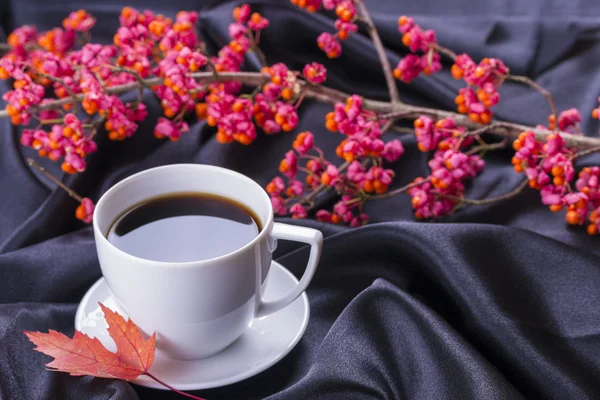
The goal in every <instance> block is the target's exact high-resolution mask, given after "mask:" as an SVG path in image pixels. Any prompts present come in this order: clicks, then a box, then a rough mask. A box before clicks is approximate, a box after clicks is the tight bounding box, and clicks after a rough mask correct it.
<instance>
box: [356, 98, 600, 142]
mask: <svg viewBox="0 0 600 400" xmlns="http://www.w3.org/2000/svg"><path fill="white" fill-rule="evenodd" d="M364 105H365V108H367V109H369V110H371V111H375V112H383V113H388V114H387V116H388V117H389V116H393V115H398V118H402V119H415V118H417V117H418V116H419V115H429V116H431V117H432V118H434V119H444V118H452V119H454V122H456V124H457V125H462V126H464V127H465V128H468V129H479V128H483V127H485V125H481V124H479V123H476V122H473V121H471V120H470V119H469V117H468V116H466V115H464V114H459V113H455V112H451V111H444V110H436V109H432V108H426V107H417V106H412V105H409V104H399V105H396V106H392V105H391V104H390V103H385V102H381V101H375V100H365V101H364ZM390 109H392V111H390ZM493 125H494V130H493V131H494V133H498V134H501V135H504V136H507V137H513V138H516V137H518V136H519V135H520V134H521V132H525V131H531V132H533V134H534V135H535V138H536V139H537V140H539V141H545V140H546V136H548V135H552V134H556V133H558V134H560V135H561V136H562V138H563V139H564V140H565V144H566V146H567V147H571V148H577V149H589V148H591V147H597V146H600V139H599V138H591V137H586V136H581V135H571V134H569V133H568V132H561V131H551V130H548V129H538V128H534V127H532V126H527V125H521V124H516V123H512V122H505V121H494V123H493ZM496 128H502V129H501V131H502V132H499V131H496ZM486 130H487V129H486Z"/></svg>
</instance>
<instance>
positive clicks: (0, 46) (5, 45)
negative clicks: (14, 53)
mask: <svg viewBox="0 0 600 400" xmlns="http://www.w3.org/2000/svg"><path fill="white" fill-rule="evenodd" d="M11 50H12V46H11V45H9V44H8V43H0V51H11Z"/></svg>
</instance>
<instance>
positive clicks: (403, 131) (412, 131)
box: [390, 126, 415, 133]
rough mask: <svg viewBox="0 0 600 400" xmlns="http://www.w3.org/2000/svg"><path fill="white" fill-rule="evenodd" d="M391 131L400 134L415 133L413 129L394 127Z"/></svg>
mask: <svg viewBox="0 0 600 400" xmlns="http://www.w3.org/2000/svg"><path fill="white" fill-rule="evenodd" d="M390 129H391V130H393V131H396V132H399V133H415V130H414V129H413V128H405V127H402V126H392V127H391V128H390Z"/></svg>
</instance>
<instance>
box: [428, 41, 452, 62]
mask: <svg viewBox="0 0 600 400" xmlns="http://www.w3.org/2000/svg"><path fill="white" fill-rule="evenodd" d="M431 48H432V49H434V50H435V51H437V52H438V53H441V54H443V55H445V56H446V57H448V58H451V59H452V60H456V53H455V52H453V51H452V50H450V49H447V48H445V47H442V46H440V45H439V44H434V45H432V46H431Z"/></svg>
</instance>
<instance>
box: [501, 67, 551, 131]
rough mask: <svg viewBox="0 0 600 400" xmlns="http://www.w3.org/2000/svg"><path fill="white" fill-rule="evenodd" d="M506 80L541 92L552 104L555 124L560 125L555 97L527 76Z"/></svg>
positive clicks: (511, 77)
mask: <svg viewBox="0 0 600 400" xmlns="http://www.w3.org/2000/svg"><path fill="white" fill-rule="evenodd" d="M504 79H507V80H510V81H513V82H518V83H521V84H523V85H525V86H529V87H530V88H532V89H535V90H537V91H538V92H540V93H541V94H542V95H543V96H544V97H545V98H546V100H547V101H548V104H550V109H551V110H552V115H553V116H554V123H555V124H558V110H557V109H556V103H555V102H554V97H552V93H550V92H549V91H547V90H546V89H544V88H543V87H541V86H540V85H539V84H538V83H537V82H536V81H534V80H533V79H531V78H528V77H526V76H518V75H507V76H506V77H505V78H504Z"/></svg>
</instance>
